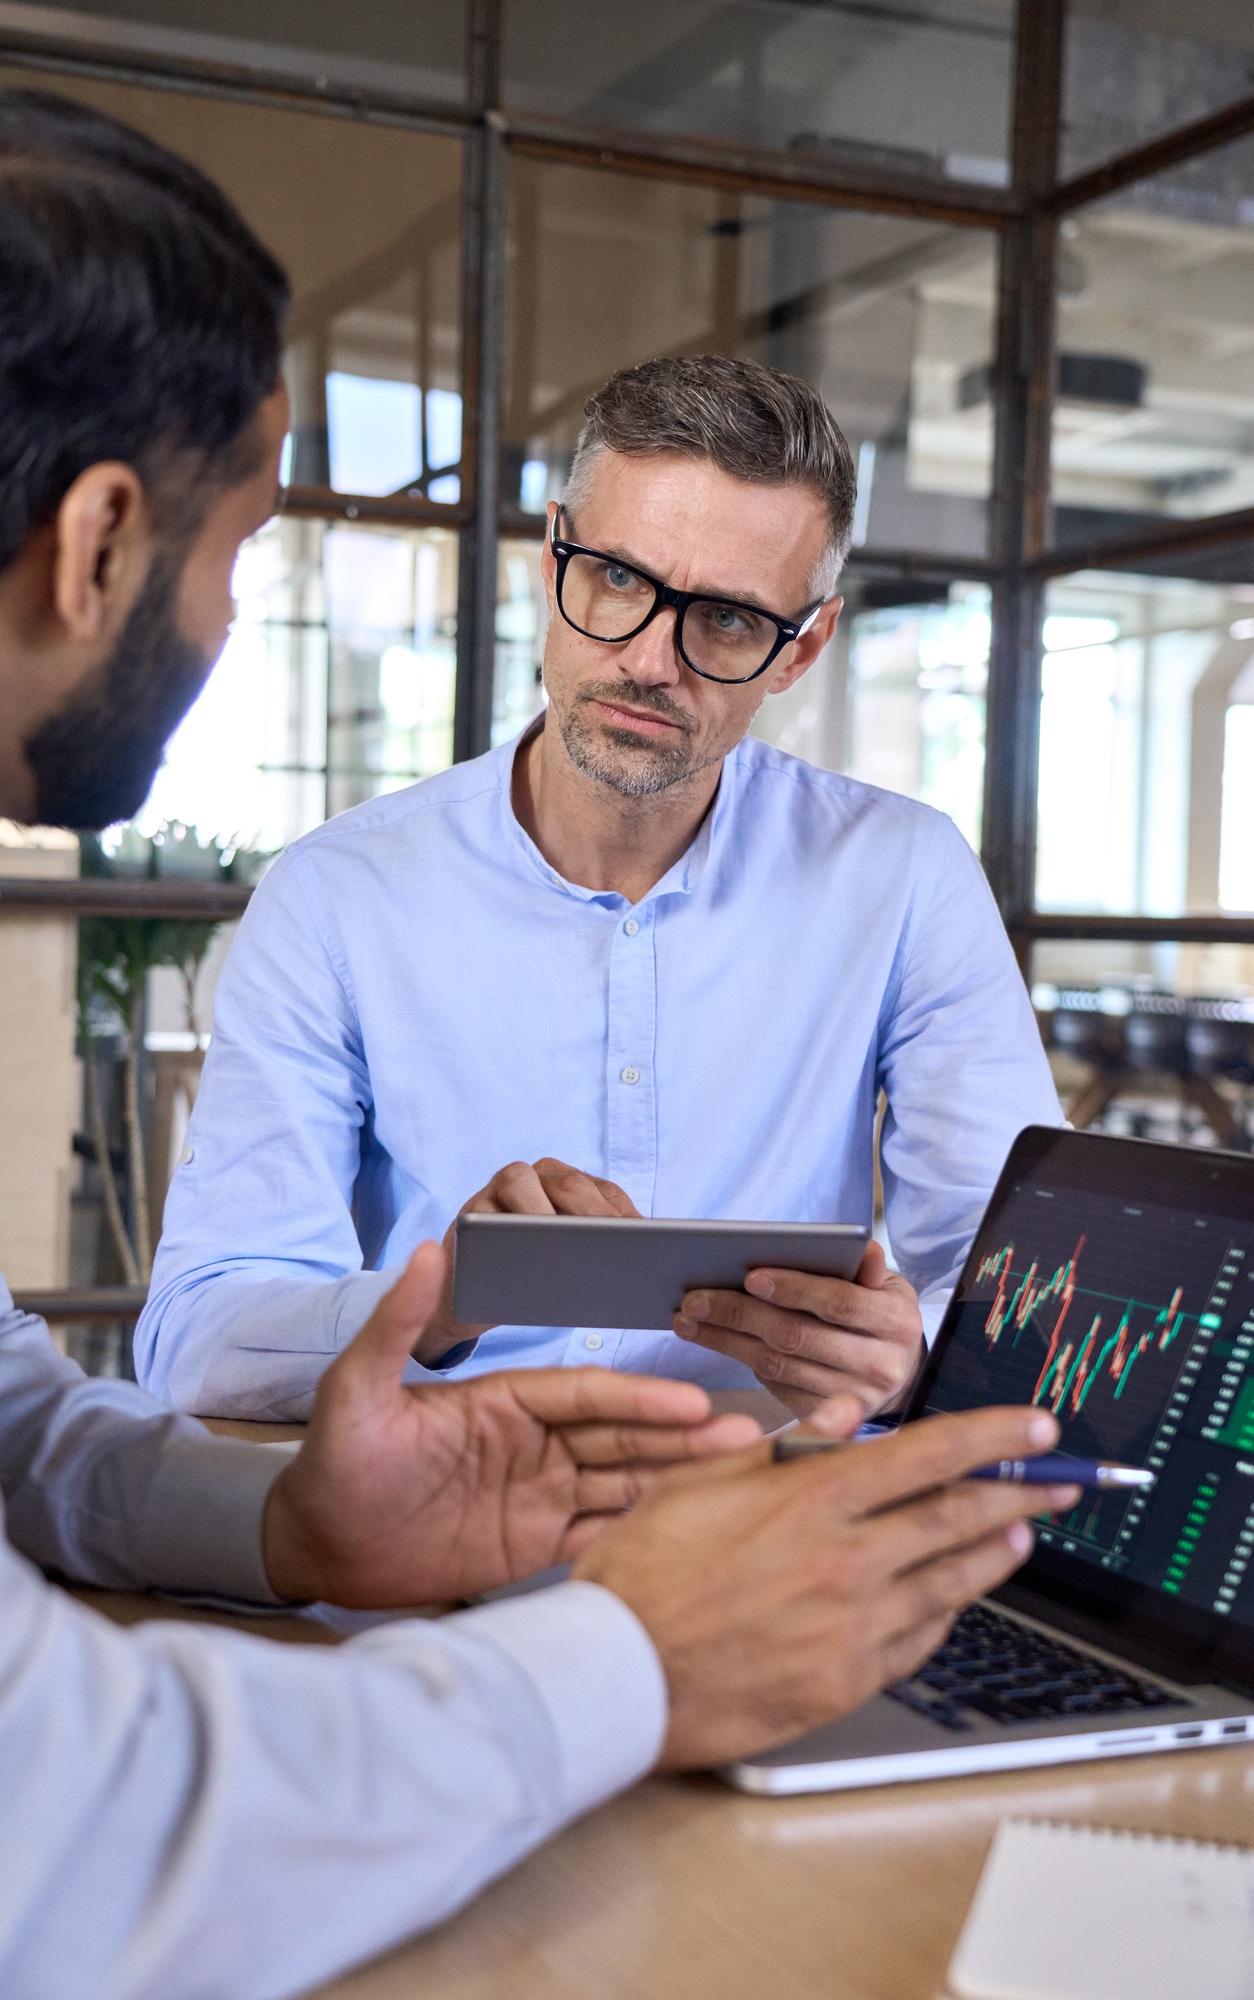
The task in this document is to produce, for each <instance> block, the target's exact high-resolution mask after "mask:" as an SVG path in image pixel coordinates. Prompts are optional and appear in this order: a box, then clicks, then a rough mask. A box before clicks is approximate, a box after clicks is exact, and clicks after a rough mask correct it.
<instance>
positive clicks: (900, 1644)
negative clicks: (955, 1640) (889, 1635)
mask: <svg viewBox="0 0 1254 2000" xmlns="http://www.w3.org/2000/svg"><path fill="white" fill-rule="evenodd" d="M957 1615H958V1614H957V1613H956V1612H952V1611H951V1612H946V1613H945V1615H944V1617H941V1618H929V1619H928V1620H927V1622H926V1623H925V1624H923V1625H916V1626H915V1628H914V1630H913V1631H911V1632H902V1633H900V1634H898V1635H897V1637H895V1638H893V1639H890V1640H889V1641H888V1644H887V1645H886V1646H885V1648H884V1650H883V1652H882V1654H881V1655H880V1676H882V1679H883V1680H884V1681H885V1682H890V1681H906V1680H909V1679H910V1677H911V1675H912V1674H915V1673H917V1672H918V1670H919V1668H920V1667H921V1666H922V1665H923V1662H924V1661H925V1660H930V1659H931V1657H932V1655H933V1653H936V1652H939V1651H940V1648H941V1647H942V1646H943V1645H944V1643H945V1641H946V1639H947V1638H948V1637H949V1635H950V1633H951V1632H952V1631H953V1628H954V1620H955V1618H956V1617H957ZM877 1678H878V1677H877Z"/></svg>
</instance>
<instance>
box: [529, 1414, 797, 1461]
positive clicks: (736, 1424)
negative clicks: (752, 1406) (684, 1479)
mask: <svg viewBox="0 0 1254 2000" xmlns="http://www.w3.org/2000/svg"><path fill="white" fill-rule="evenodd" d="M761 1435H762V1430H761V1426H760V1425H759V1424H757V1423H756V1422H755V1421H754V1419H753V1418H752V1417H746V1416H737V1415H734V1414H732V1413H730V1412H729V1413H728V1414H727V1415H726V1416H721V1417H712V1418H711V1419H710V1421H709V1422H708V1423H705V1424H695V1425H683V1426H680V1425H676V1424H572V1425H568V1426H567V1427H566V1428H564V1429H563V1431H562V1441H563V1443H564V1444H565V1445H566V1448H567V1450H568V1451H569V1452H570V1454H571V1456H572V1457H573V1458H574V1460H575V1462H576V1464H578V1465H637V1464H638V1465H682V1464H683V1463H684V1462H685V1461H686V1460H688V1459H694V1458H717V1457H718V1456H719V1455H720V1454H721V1453H722V1452H727V1451H741V1450H743V1449H744V1447H745V1446H746V1445H752V1444H756V1443H757V1442H758V1439H759V1438H760V1437H761Z"/></svg>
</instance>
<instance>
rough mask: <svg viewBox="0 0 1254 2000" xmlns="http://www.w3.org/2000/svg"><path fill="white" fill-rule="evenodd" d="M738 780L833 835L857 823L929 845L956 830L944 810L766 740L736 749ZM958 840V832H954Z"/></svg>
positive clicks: (745, 792)
mask: <svg viewBox="0 0 1254 2000" xmlns="http://www.w3.org/2000/svg"><path fill="white" fill-rule="evenodd" d="M735 755H736V767H737V778H738V782H739V786H740V789H741V793H742V796H743V797H744V798H745V799H746V800H747V801H748V800H752V799H753V798H754V797H755V796H757V797H760V798H761V799H762V800H763V802H764V803H765V802H766V801H768V800H769V801H770V802H771V804H772V805H774V806H776V807H778V808H779V809H781V810H783V811H785V812H788V813H796V814H798V815H800V816H802V817H804V821H805V824H806V825H807V826H808V827H809V828H810V829H811V830H812V831H813V830H815V829H817V828H818V827H819V826H825V827H826V828H828V829H829V830H830V832H831V834H832V836H833V837H837V836H838V835H840V834H841V833H843V832H845V831H847V830H848V829H850V828H852V827H854V826H858V825H864V826H865V825H867V824H868V823H870V824H871V825H873V827H874V829H875V832H876V834H877V836H879V835H883V834H886V833H888V832H889V831H890V830H895V831H896V832H897V833H898V834H899V835H900V836H902V837H903V838H906V839H907V840H909V841H911V842H915V841H918V840H920V839H922V840H923V841H924V842H925V843H930V842H931V841H932V840H934V839H937V838H942V839H943V838H945V837H946V835H950V834H955V833H956V832H957V829H956V828H955V826H954V824H953V821H952V820H951V819H950V818H949V816H948V814H946V813H943V812H939V811H938V810H937V808H936V807H935V806H929V805H924V803H923V802H922V800H921V799H912V798H908V797H907V796H906V794H905V793H904V792H890V791H886V790H885V789H884V787H883V786H881V785H868V784H866V783H865V782H864V781H863V780H862V779H861V778H850V777H847V776H846V775H845V773H844V772H843V771H826V770H823V769H822V768H821V767H820V766H819V765H817V764H808V763H807V762H806V760H805V758H804V757H794V756H791V755H790V754H789V753H788V752H787V751H786V750H777V749H776V748H775V746H774V745H773V744H771V743H763V742H761V741H760V740H759V739H758V738H757V737H753V736H747V737H746V738H745V739H744V741H743V742H742V743H740V744H739V745H738V746H737V749H736V753H735ZM959 838H961V836H959Z"/></svg>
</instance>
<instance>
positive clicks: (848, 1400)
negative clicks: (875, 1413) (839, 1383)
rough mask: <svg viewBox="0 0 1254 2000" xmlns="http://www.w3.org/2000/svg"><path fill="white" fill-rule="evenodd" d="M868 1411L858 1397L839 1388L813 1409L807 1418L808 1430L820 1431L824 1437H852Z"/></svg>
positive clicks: (805, 1427) (805, 1426)
mask: <svg viewBox="0 0 1254 2000" xmlns="http://www.w3.org/2000/svg"><path fill="white" fill-rule="evenodd" d="M865 1416H866V1411H865V1410H864V1409H863V1407H862V1404H861V1403H860V1401H859V1400H858V1398H857V1397H856V1396H854V1395H851V1394H850V1393H849V1392H848V1391H847V1390H843V1389H842V1390H838V1391H837V1392H836V1393H835V1394H834V1395H831V1396H829V1397H828V1398H827V1400H826V1402H823V1403H820V1404H819V1406H818V1408H817V1409H816V1410H811V1412H810V1414H809V1416H808V1417H807V1418H806V1420H805V1425H804V1429H805V1430H806V1431H818V1432H819V1433H820V1434H821V1435H822V1436H823V1437H831V1438H850V1437H852V1436H853V1434H854V1432H855V1431H856V1430H857V1428H858V1426H859V1425H860V1424H861V1423H862V1422H863V1420H864V1418H865Z"/></svg>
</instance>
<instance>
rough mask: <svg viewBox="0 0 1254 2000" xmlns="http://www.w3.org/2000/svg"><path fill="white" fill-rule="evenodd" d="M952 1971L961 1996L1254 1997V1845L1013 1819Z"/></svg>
mask: <svg viewBox="0 0 1254 2000" xmlns="http://www.w3.org/2000/svg"><path fill="white" fill-rule="evenodd" d="M949 1983H950V1986H951V1988H952V1990H953V1992H954V1993H955V1994H958V1995H961V1996H962V2000H1254V1853H1250V1852H1249V1851H1247V1850H1246V1849H1245V1848H1239V1847H1213V1846H1207V1845H1204V1844H1202V1843H1200V1842H1196V1841H1188V1840H1171V1839H1168V1838H1166V1837H1160V1836H1159V1835H1156V1834H1134V1833H1118V1832H1112V1831H1108V1830H1106V1829H1104V1828H1100V1827H1087V1826H1067V1825H1063V1824H1059V1823H1057V1822H1044V1821H1039V1820H1003V1822H1002V1824H1001V1825H1000V1826H999V1828H998V1830H997V1835H996V1838H995V1840H994V1842H993V1846H992V1849H991V1850H990V1853H989V1857H988V1860H987V1861H986V1862H985V1864H984V1873H983V1875H982V1876H981V1877H980V1884H979V1888H978V1889H977V1890H976V1894H975V1901H974V1902H973V1903H972V1905H971V1911H970V1914H969V1916H968V1917H967V1921H966V1925H965V1927H964V1929H963V1933H962V1936H961V1937H960V1938H959V1940H958V1948H957V1950H956V1951H955V1953H954V1957H953V1963H952V1964H951V1966H950V1969H949Z"/></svg>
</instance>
